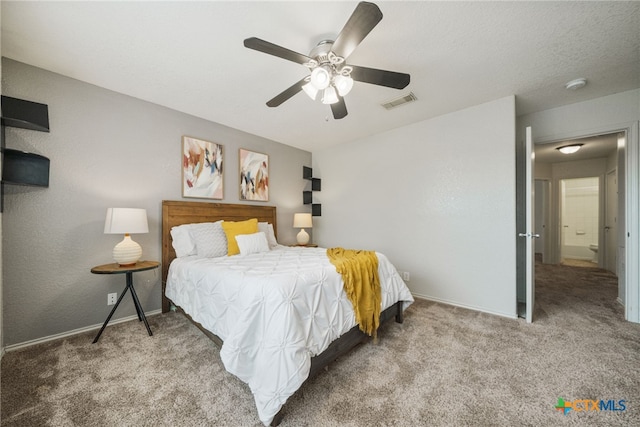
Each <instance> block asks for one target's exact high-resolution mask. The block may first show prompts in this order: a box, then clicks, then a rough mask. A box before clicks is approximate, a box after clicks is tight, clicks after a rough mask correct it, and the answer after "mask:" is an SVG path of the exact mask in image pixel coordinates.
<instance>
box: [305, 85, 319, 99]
mask: <svg viewBox="0 0 640 427" xmlns="http://www.w3.org/2000/svg"><path fill="white" fill-rule="evenodd" d="M302 90H304V93H306V94H307V95H309V98H311V99H313V100H314V101H315V100H316V96H318V89H316V88H315V87H314V86H313V85H312V84H311V83H307V84H306V85H304V86H302Z"/></svg>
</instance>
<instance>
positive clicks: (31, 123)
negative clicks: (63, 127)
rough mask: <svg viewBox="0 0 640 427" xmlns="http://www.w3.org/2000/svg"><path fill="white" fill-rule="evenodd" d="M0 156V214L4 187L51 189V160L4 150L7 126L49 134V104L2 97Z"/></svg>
mask: <svg viewBox="0 0 640 427" xmlns="http://www.w3.org/2000/svg"><path fill="white" fill-rule="evenodd" d="M1 105H2V117H1V119H0V123H1V125H2V129H1V130H0V139H1V141H0V148H1V150H0V155H2V183H1V184H0V212H2V211H3V208H4V186H5V184H17V185H29V186H36V187H48V186H49V164H50V162H49V159H48V158H46V157H44V156H41V155H39V154H34V153H26V152H24V151H19V150H12V149H10V148H5V132H4V128H5V127H6V126H9V127H15V128H21V129H28V130H35V131H39V132H49V108H48V107H47V105H46V104H40V103H38V102H32V101H25V100H23V99H17V98H12V97H10V96H4V95H3V96H2V97H1Z"/></svg>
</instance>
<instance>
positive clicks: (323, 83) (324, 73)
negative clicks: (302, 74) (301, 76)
mask: <svg viewBox="0 0 640 427" xmlns="http://www.w3.org/2000/svg"><path fill="white" fill-rule="evenodd" d="M327 68H329V67H328V66H325V65H321V66H319V67H316V68H314V69H313V71H312V72H311V84H312V85H313V87H315V88H316V89H317V90H323V89H326V88H327V87H328V86H329V84H330V83H331V73H330V72H329V70H328V69H327Z"/></svg>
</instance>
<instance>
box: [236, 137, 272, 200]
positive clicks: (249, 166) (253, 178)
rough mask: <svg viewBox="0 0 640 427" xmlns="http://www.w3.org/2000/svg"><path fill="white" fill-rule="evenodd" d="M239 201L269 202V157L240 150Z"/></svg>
mask: <svg viewBox="0 0 640 427" xmlns="http://www.w3.org/2000/svg"><path fill="white" fill-rule="evenodd" d="M238 157H239V158H240V200H256V201H260V202H267V201H269V156H268V155H266V154H262V153H256V152H254V151H249V150H245V149H244V148H241V149H240V154H239V156H238Z"/></svg>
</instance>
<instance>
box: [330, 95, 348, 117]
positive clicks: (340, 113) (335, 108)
mask: <svg viewBox="0 0 640 427" xmlns="http://www.w3.org/2000/svg"><path fill="white" fill-rule="evenodd" d="M331 112H332V113H333V118H334V119H336V120H340V119H343V118H345V117H346V116H347V106H346V104H345V103H344V98H343V97H341V96H340V95H338V102H335V103H333V104H331Z"/></svg>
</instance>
